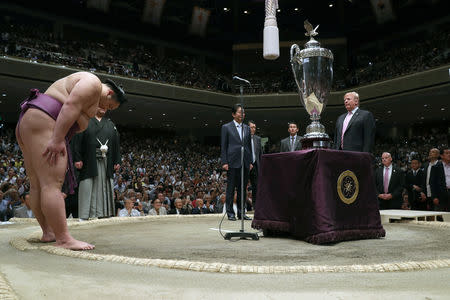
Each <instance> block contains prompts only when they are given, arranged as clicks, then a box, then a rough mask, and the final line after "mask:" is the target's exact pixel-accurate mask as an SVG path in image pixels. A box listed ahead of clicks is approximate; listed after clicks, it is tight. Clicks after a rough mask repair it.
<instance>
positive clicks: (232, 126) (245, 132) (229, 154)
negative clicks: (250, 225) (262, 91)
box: [220, 104, 253, 221]
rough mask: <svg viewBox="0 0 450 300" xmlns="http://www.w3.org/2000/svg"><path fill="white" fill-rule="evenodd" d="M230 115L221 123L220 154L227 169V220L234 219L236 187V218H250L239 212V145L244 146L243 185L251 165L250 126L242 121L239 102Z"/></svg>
mask: <svg viewBox="0 0 450 300" xmlns="http://www.w3.org/2000/svg"><path fill="white" fill-rule="evenodd" d="M231 115H232V116H233V121H231V122H229V123H227V124H225V125H222V131H221V154H220V159H221V161H222V168H223V169H224V170H226V171H227V190H226V191H227V192H226V194H227V196H226V203H227V205H226V207H227V215H228V220H231V221H236V216H235V215H234V211H233V197H234V191H235V190H236V189H237V207H238V211H237V213H238V218H240V217H243V218H244V219H245V220H251V218H249V217H247V216H246V215H245V211H244V212H241V166H242V164H241V146H243V147H244V157H243V163H244V180H243V182H244V185H246V184H247V182H248V176H249V171H250V170H251V168H252V167H253V165H252V164H251V161H252V144H251V134H250V128H249V127H248V126H247V125H246V124H244V123H243V120H244V117H245V113H244V111H243V109H242V106H241V105H240V104H235V105H234V106H233V108H232V109H231ZM243 196H244V197H246V196H247V189H246V186H244V195H243Z"/></svg>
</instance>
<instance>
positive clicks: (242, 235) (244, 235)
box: [224, 76, 259, 240]
mask: <svg viewBox="0 0 450 300" xmlns="http://www.w3.org/2000/svg"><path fill="white" fill-rule="evenodd" d="M233 79H236V80H239V81H240V87H239V90H240V94H241V97H240V98H241V113H242V125H241V137H242V139H241V230H239V232H227V233H226V234H225V236H224V239H226V240H231V238H233V237H238V238H239V239H241V240H246V239H247V238H251V239H253V240H259V236H258V233H257V232H245V230H244V216H245V209H244V202H245V201H244V199H245V198H246V196H244V190H245V189H244V138H245V137H244V95H243V94H244V86H243V84H242V82H245V83H247V84H248V85H249V86H251V84H250V82H249V81H248V80H245V79H242V78H240V77H237V76H234V77H233Z"/></svg>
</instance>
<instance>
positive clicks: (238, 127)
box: [233, 120, 243, 141]
mask: <svg viewBox="0 0 450 300" xmlns="http://www.w3.org/2000/svg"><path fill="white" fill-rule="evenodd" d="M233 123H234V126H235V127H236V130H237V131H238V133H239V138H240V139H241V141H242V135H243V131H242V127H241V126H242V123H240V124H239V123H238V122H236V121H235V120H233Z"/></svg>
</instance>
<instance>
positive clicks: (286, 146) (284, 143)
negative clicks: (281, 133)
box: [280, 135, 302, 152]
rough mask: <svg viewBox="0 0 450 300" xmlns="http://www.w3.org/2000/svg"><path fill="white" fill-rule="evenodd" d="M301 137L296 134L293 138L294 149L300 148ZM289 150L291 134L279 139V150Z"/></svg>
mask: <svg viewBox="0 0 450 300" xmlns="http://www.w3.org/2000/svg"><path fill="white" fill-rule="evenodd" d="M300 139H301V137H300V136H299V135H297V138H296V139H295V145H294V151H297V150H302V143H301V141H300ZM290 151H291V136H288V137H287V138H285V139H282V140H281V143H280V152H290Z"/></svg>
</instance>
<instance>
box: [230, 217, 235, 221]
mask: <svg viewBox="0 0 450 300" xmlns="http://www.w3.org/2000/svg"><path fill="white" fill-rule="evenodd" d="M228 220H230V221H236V218H235V217H228Z"/></svg>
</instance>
